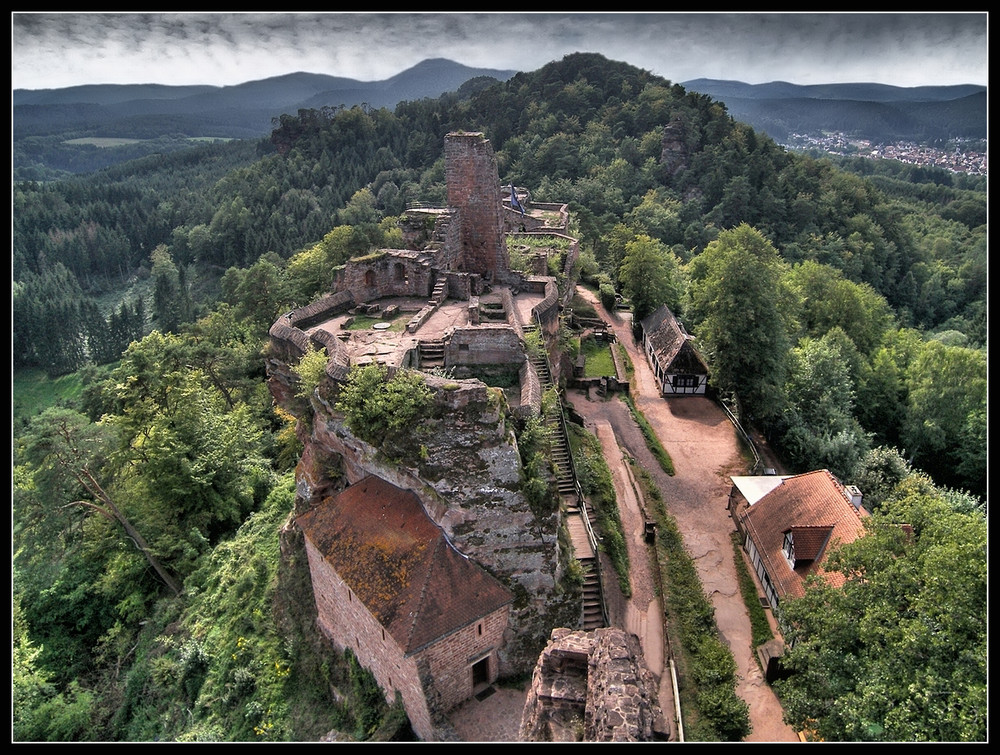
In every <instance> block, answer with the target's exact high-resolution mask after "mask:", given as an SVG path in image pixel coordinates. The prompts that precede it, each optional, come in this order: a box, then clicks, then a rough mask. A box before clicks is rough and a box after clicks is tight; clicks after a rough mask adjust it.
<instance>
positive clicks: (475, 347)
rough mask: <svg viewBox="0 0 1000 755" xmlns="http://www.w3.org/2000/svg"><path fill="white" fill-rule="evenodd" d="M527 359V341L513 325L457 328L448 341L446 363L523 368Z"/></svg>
mask: <svg viewBox="0 0 1000 755" xmlns="http://www.w3.org/2000/svg"><path fill="white" fill-rule="evenodd" d="M524 360H525V354H524V344H523V343H522V342H521V338H520V337H519V336H518V334H517V331H516V330H514V328H513V327H511V326H510V325H492V326H491V325H477V326H475V327H469V328H455V330H454V331H452V334H451V338H449V339H448V341H447V342H446V344H445V351H444V363H445V365H446V366H448V367H452V366H456V367H461V366H469V365H480V364H482V365H510V366H511V368H512V369H520V366H521V364H522V363H523V362H524Z"/></svg>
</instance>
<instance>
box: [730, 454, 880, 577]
mask: <svg viewBox="0 0 1000 755" xmlns="http://www.w3.org/2000/svg"><path fill="white" fill-rule="evenodd" d="M865 516H867V512H865V510H864V509H855V508H854V506H853V505H852V504H851V500H850V495H849V493H847V492H846V491H845V490H844V486H843V485H841V484H840V482H839V481H838V480H837V479H836V478H835V477H834V476H833V475H832V474H830V472H829V471H828V470H825V469H822V470H819V471H816V472H807V473H805V474H801V475H793V476H791V477H788V478H786V479H784V480H783V481H782V483H781V484H780V485H778V486H777V487H776V488H774V490H772V491H770V492H769V493H767V494H766V495H764V496H763V497H761V498H760V500H758V501H757V502H756V503H755V504H753V505H752V506H749V507H748V508H747V509H745V510H744V511H743V512H742V513H741V514H740V515H739V517H740V524H741V526H742V529H744V530H745V531H746V532H747V534H748V535H749V536H750V538H751V539H752V540H753V542H754V545H755V547H756V548H757V552H758V553H759V554H760V556H761V558H762V559H763V561H764V566H765V568H766V569H767V573H768V576H769V577H770V578H771V581H772V583H773V584H774V586H775V589H776V590H777V591H778V595H779V597H801V596H802V595H803V594H804V584H803V583H804V581H805V578H806V577H807V576H809V575H811V574H821V575H823V576H824V578H825V579H826V580H827V581H828V582H829V583H830V584H832V585H834V586H839V585H841V584H843V582H844V579H843V576H842V575H840V574H838V573H832V572H827V571H825V570H824V569H823V564H824V562H825V561H826V557H827V556H828V555H829V553H830V551H831V550H832V549H833V548H835V547H837V546H839V545H843V544H846V543H850V542H852V541H854V540H856V539H857V538H859V537H861V536H862V535H863V534H864V524H863V522H862V520H863V518H864V517H865ZM788 531H791V532H792V536H793V543H794V549H795V557H796V568H795V569H794V570H793V569H792V567H791V566H790V565H789V563H788V559H786V558H785V555H784V553H783V551H782V546H783V545H784V537H785V533H786V532H788Z"/></svg>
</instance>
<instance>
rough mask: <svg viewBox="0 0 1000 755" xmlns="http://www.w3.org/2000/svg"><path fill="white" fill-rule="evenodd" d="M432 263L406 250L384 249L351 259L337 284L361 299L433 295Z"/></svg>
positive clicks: (357, 300)
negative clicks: (431, 293)
mask: <svg viewBox="0 0 1000 755" xmlns="http://www.w3.org/2000/svg"><path fill="white" fill-rule="evenodd" d="M431 285H432V273H431V267H430V265H429V264H428V263H427V261H426V260H424V259H420V258H417V257H415V256H413V255H412V254H409V253H407V252H406V251H405V250H400V251H395V250H382V251H380V252H376V253H374V254H369V255H367V256H366V257H361V258H358V259H353V260H348V261H347V262H346V263H345V264H344V265H343V267H342V268H341V269H340V270H339V271H338V273H337V280H336V281H335V283H334V288H336V289H337V290H338V291H350V292H351V293H352V294H353V297H354V300H355V301H356V302H358V303H361V302H369V301H374V300H375V299H381V298H383V297H390V296H415V297H420V298H426V297H427V296H430V292H431Z"/></svg>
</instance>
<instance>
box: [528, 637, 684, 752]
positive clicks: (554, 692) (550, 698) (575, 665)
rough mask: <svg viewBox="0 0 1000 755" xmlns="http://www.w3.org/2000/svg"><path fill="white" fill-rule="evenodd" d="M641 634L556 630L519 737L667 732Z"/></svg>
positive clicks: (620, 738)
mask: <svg viewBox="0 0 1000 755" xmlns="http://www.w3.org/2000/svg"><path fill="white" fill-rule="evenodd" d="M658 686H659V685H658V681H657V679H656V677H655V675H654V674H653V673H652V672H651V671H650V670H649V667H648V666H647V665H646V662H645V659H644V658H643V656H642V648H641V645H640V643H639V639H638V638H637V637H636V636H635V635H634V634H631V633H629V632H625V631H624V630H621V629H616V628H603V629H595V630H593V631H591V632H583V631H573V630H569V629H564V628H563V629H555V630H553V631H552V635H551V638H550V641H549V644H548V645H547V646H546V647H545V649H544V650H543V651H542V653H541V654H540V655H539V657H538V663H537V665H536V667H535V671H534V674H533V676H532V680H531V687H530V688H529V690H528V696H527V700H526V701H525V706H524V713H523V716H522V719H521V727H520V733H519V737H518V739H519V741H522V742H653V741H666V740H668V739H669V738H670V736H671V732H670V728H669V722H668V721H667V720H666V718H665V717H664V715H663V710H662V708H661V707H660V703H659V699H658Z"/></svg>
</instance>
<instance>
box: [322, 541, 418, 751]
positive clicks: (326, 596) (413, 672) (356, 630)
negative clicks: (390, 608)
mask: <svg viewBox="0 0 1000 755" xmlns="http://www.w3.org/2000/svg"><path fill="white" fill-rule="evenodd" d="M305 548H306V555H307V556H308V558H309V571H310V573H311V575H312V586H313V595H314V597H315V600H316V611H317V614H318V616H317V622H318V623H319V626H320V629H321V630H322V632H323V634H324V635H325V636H326V637H327V638H328V639H329V640H330V642H332V643H333V645H334V647H336V648H337V649H338V650H341V651H343V650H350V651H351V652H352V653H354V655H355V656H356V657H357V659H358V662H359V663H360V664H361V665H362V666H363V667H365V668H366V669H368V670H369V671H371V672H372V674H373V675H374V677H375V679H376V680H377V681H378V684H379V687H381V688H382V690H383V692H385V696H386V702H387V703H389V704H390V705H391V704H392V703H393V701H394V700H395V694H396V692H397V691H398V692H399V693H400V697H401V698H402V700H403V705H404V707H405V708H406V713H407V716H409V719H410V724H411V725H412V727H413V731H414V732H415V733H416V734H417V736H419V737H420V738H422V739H425V740H429V739H433V738H434V726H433V724H432V723H431V720H432V717H431V711H430V710H429V709H428V705H427V700H426V699H425V696H424V691H423V686H422V684H421V680H420V674H419V671H418V667H417V660H418V659H417V658H414V657H407V656H406V655H405V654H404V653H403V651H402V649H401V648H400V647H399V645H397V644H396V642H395V641H394V640H393V638H392V636H391V635H390V634H388V633H387V632H386V631H385V630H384V629H383V628H382V625H381V624H380V623H379V622H378V620H377V619H376V618H375V617H374V616H373V615H372V614H371V612H370V611H369V610H368V609H367V608H366V607H365V605H364V604H363V603H362V602H361V601H360V600H359V599H358V597H357V596H356V595H354V593H353V591H352V590H351V589H350V588H349V587H348V586H347V585H346V584H345V583H344V581H343V580H342V579H341V578H340V577H339V576H338V575H337V573H336V572H335V571H334V570H333V568H332V567H331V566H330V564H328V563H327V561H326V559H324V558H323V555H322V554H321V553H320V552H319V551H318V550H316V548H315V547H314V546H313V544H312V543H311V542H310V541H309V539H308V538H306V539H305Z"/></svg>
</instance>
